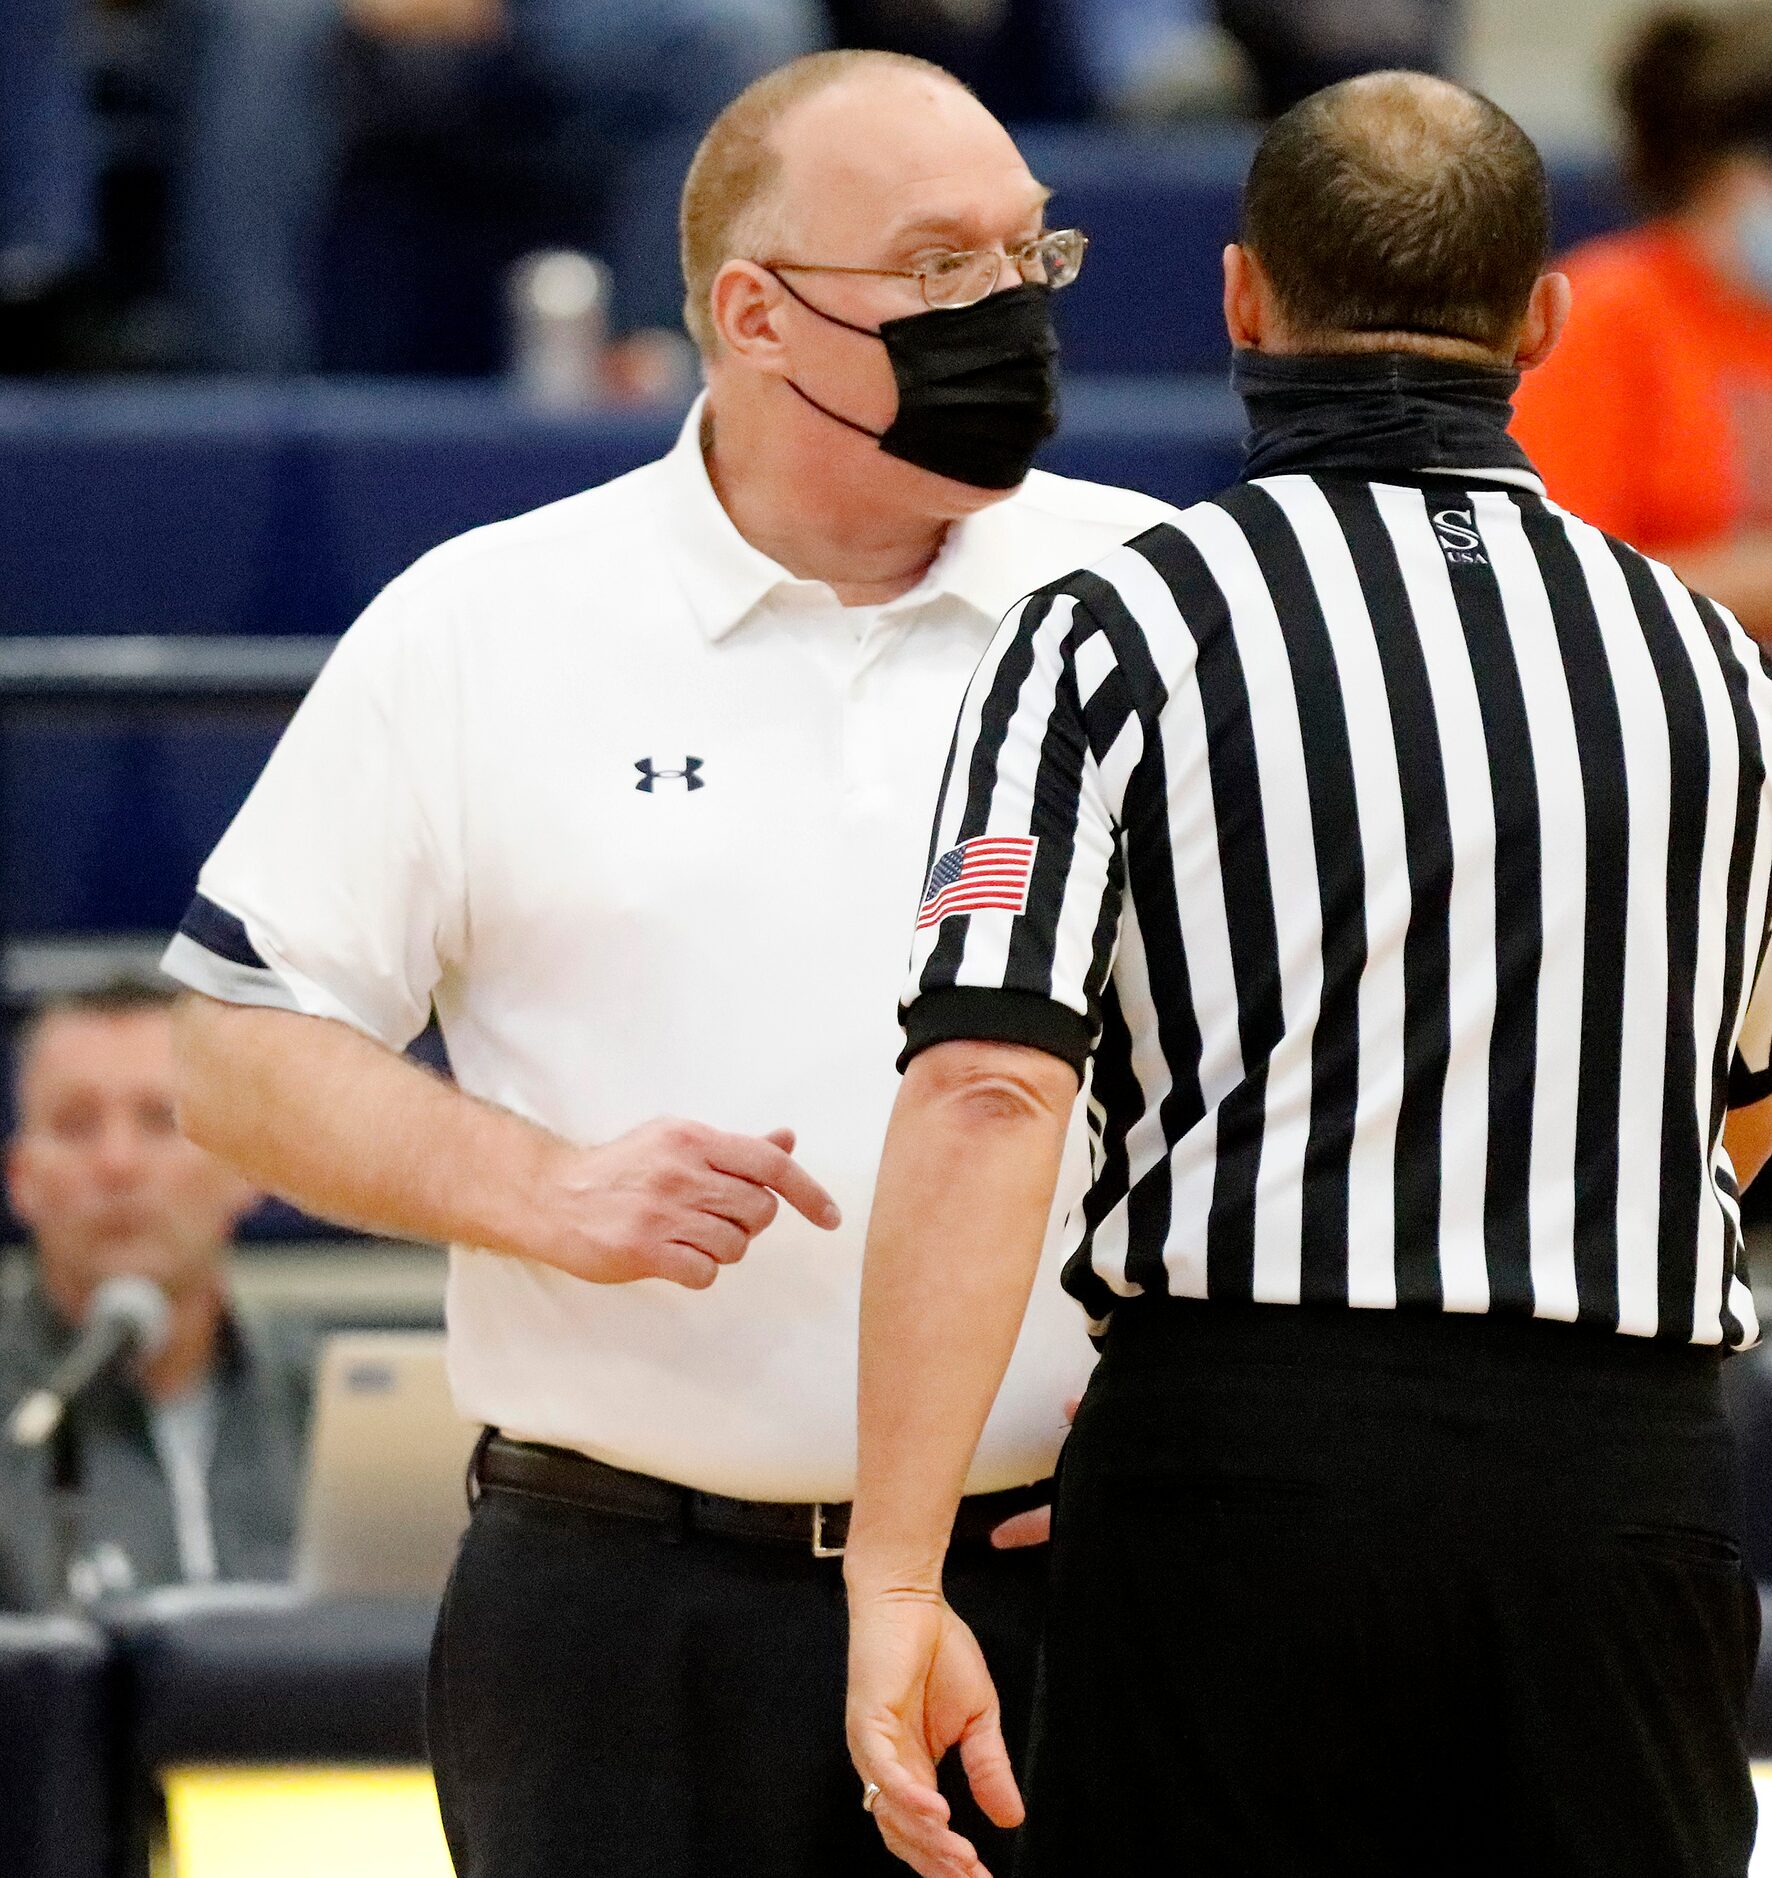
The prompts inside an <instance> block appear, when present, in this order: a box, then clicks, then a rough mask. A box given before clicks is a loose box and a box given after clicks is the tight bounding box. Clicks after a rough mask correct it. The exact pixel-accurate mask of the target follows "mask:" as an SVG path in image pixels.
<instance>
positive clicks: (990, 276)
mask: <svg viewBox="0 0 1772 1878" xmlns="http://www.w3.org/2000/svg"><path fill="white" fill-rule="evenodd" d="M1088 252H1089V237H1088V236H1087V235H1086V234H1084V233H1083V231H1082V230H1081V229H1080V228H1054V229H1052V230H1050V231H1049V232H1048V233H1046V234H1044V235H1037V236H1036V237H1035V238H1034V239H1033V240H1032V241H1024V242H1023V243H1022V244H1021V246H1020V247H1019V248H1011V249H1009V251H1008V252H1007V254H1005V253H1003V252H1002V251H1000V250H998V249H996V248H964V249H959V250H955V251H952V252H949V253H946V254H936V255H932V256H931V257H930V258H929V259H928V260H927V261H925V262H923V264H922V265H921V266H920V267H835V266H832V265H830V264H829V263H827V262H823V261H760V262H758V264H757V265H758V266H759V267H766V268H769V269H770V270H771V271H773V272H775V273H780V274H872V275H875V276H877V277H878V278H880V279H883V280H914V281H917V282H918V283H919V284H920V285H921V287H922V289H923V304H924V305H925V306H929V307H937V308H948V309H952V308H955V307H963V306H976V305H977V304H978V302H979V301H980V300H983V299H987V298H988V297H989V296H990V295H991V294H993V293H994V292H995V291H996V288H997V281H998V280H999V278H1000V277H1001V275H1002V272H1003V263H1004V261H1005V260H1007V261H1008V262H1010V264H1011V265H1012V266H1013V267H1014V268H1015V269H1016V270H1017V272H1018V273H1019V274H1020V275H1021V277H1022V279H1023V280H1024V281H1026V282H1028V283H1029V284H1030V285H1033V286H1039V287H1051V288H1054V289H1056V288H1059V287H1068V286H1069V285H1070V284H1071V282H1072V281H1073V280H1075V279H1076V278H1077V276H1078V274H1080V273H1081V272H1082V271H1083V256H1084V255H1085V254H1087V253H1088Z"/></svg>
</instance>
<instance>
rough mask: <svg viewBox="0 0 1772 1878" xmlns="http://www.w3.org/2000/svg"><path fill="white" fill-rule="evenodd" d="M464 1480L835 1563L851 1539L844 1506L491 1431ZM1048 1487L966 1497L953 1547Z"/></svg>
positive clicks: (1023, 1507)
mask: <svg viewBox="0 0 1772 1878" xmlns="http://www.w3.org/2000/svg"><path fill="white" fill-rule="evenodd" d="M469 1479H470V1480H471V1482H472V1483H473V1487H474V1489H475V1490H476V1491H477V1492H486V1491H488V1490H491V1491H494V1492H499V1493H525V1494H529V1495H531V1496H532V1497H534V1498H536V1499H542V1500H560V1501H563V1502H565V1503H566V1504H567V1505H570V1506H582V1507H585V1508H587V1509H589V1510H590V1511H591V1512H595V1513H611V1514H614V1515H616V1516H617V1517H618V1518H623V1519H640V1520H646V1521H649V1522H650V1523H652V1524H653V1525H657V1526H663V1527H666V1528H670V1529H674V1530H675V1531H676V1532H677V1533H678V1534H679V1535H680V1536H681V1537H684V1538H687V1537H688V1535H689V1534H690V1533H692V1532H701V1533H713V1534H717V1535H718V1536H719V1537H720V1538H723V1539H749V1540H754V1541H756V1542H758V1543H759V1544H763V1545H797V1546H806V1547H808V1548H809V1549H810V1550H811V1552H812V1555H813V1557H814V1558H838V1557H840V1556H841V1555H842V1551H843V1546H844V1544H845V1542H846V1541H847V1539H848V1537H849V1503H848V1501H847V1500H843V1501H837V1502H831V1503H807V1502H804V1501H792V1500H734V1499H730V1498H728V1497H727V1496H726V1495H725V1494H723V1493H702V1492H700V1491H698V1490H697V1489H696V1488H694V1487H682V1486H679V1485H678V1484H677V1483H676V1482H675V1481H672V1480H658V1479H655V1478H654V1477H653V1476H652V1475H651V1474H630V1473H629V1472H627V1471H626V1469H624V1468H620V1467H609V1466H606V1465H605V1464H604V1463H603V1462H602V1461H593V1460H592V1459H591V1458H590V1457H589V1456H588V1455H585V1454H575V1453H573V1452H572V1451H571V1450H570V1449H568V1448H547V1447H541V1446H538V1445H537V1444H535V1443H533V1442H529V1441H512V1440H510V1439H509V1438H508V1437H507V1436H505V1435H501V1434H499V1433H498V1431H497V1430H496V1429H491V1428H489V1429H488V1430H487V1431H486V1433H485V1434H484V1435H482V1436H481V1438H480V1444H479V1446H478V1447H477V1448H476V1449H475V1450H474V1461H473V1466H472V1468H471V1469H470V1471H469ZM1051 1498H1052V1482H1051V1481H1050V1480H1040V1481H1036V1482H1035V1483H1034V1484H1033V1485H1032V1486H1031V1487H1010V1488H1008V1489H1006V1490H1005V1491H1004V1492H1002V1493H973V1494H968V1495H967V1497H966V1498H965V1499H963V1500H962V1501H961V1502H960V1510H959V1512H958V1513H957V1514H956V1515H955V1518H954V1536H953V1543H954V1544H955V1545H957V1546H958V1545H977V1544H981V1543H984V1542H987V1541H988V1540H989V1538H990V1535H991V1532H992V1530H993V1529H994V1528H995V1527H997V1526H1000V1525H1001V1524H1002V1523H1003V1521H1004V1520H1006V1519H1008V1518H1010V1517H1011V1515H1013V1514H1016V1513H1025V1512H1026V1511H1027V1510H1028V1509H1029V1508H1030V1507H1035V1506H1045V1505H1047V1504H1049V1503H1050V1501H1051Z"/></svg>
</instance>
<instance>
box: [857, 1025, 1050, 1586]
mask: <svg viewBox="0 0 1772 1878" xmlns="http://www.w3.org/2000/svg"><path fill="white" fill-rule="evenodd" d="M968 1052H970V1053H973V1054H972V1055H971V1056H967V1055H965V1054H963V1053H968ZM987 1053H988V1055H987ZM981 1059H982V1060H988V1064H989V1067H988V1069H985V1070H984V1071H982V1072H981V1071H980V1069H979V1064H980V1061H981ZM1075 1096H1076V1080H1075V1077H1074V1076H1073V1075H1072V1073H1071V1071H1070V1070H1069V1068H1068V1067H1067V1066H1066V1065H1065V1064H1063V1063H1061V1062H1059V1061H1057V1059H1055V1058H1052V1057H1048V1056H1044V1055H1042V1054H1041V1053H1040V1052H1038V1051H1034V1050H1019V1049H1012V1048H1010V1047H1007V1046H975V1045H969V1044H943V1045H939V1046H937V1048H935V1049H933V1050H930V1051H927V1052H925V1053H924V1055H922V1056H920V1057H919V1058H918V1059H917V1060H916V1061H915V1062H914V1063H913V1064H912V1065H911V1069H910V1072H909V1074H908V1075H907V1077H906V1078H905V1083H904V1087H903V1088H902V1089H901V1091H900V1092H899V1099H898V1105H897V1107H896V1109H895V1110H894V1113H893V1118H892V1127H891V1130H890V1132H889V1133H888V1136H887V1141H886V1149H885V1154H884V1158H883V1160H882V1163H881V1168H880V1177H879V1182H878V1185H877V1187H876V1189H875V1195H874V1209H873V1215H872V1218H871V1220H870V1222H869V1227H868V1245H867V1261H866V1268H865V1273H864V1277H863V1281H862V1302H861V1377H860V1427H859V1454H858V1460H859V1474H858V1487H857V1493H856V1508H855V1516H854V1520H853V1522H852V1525H851V1529H850V1537H849V1545H848V1554H847V1562H846V1571H847V1575H848V1578H849V1581H850V1584H851V1587H852V1589H856V1590H865V1591H867V1592H870V1593H871V1592H877V1591H881V1590H888V1589H893V1590H923V1591H934V1590H936V1589H937V1588H938V1587H939V1585H940V1583H941V1564H942V1558H943V1555H944V1553H945V1551H946V1548H947V1540H948V1534H949V1530H950V1528H951V1526H952V1524H953V1517H954V1509H955V1508H956V1507H957V1505H958V1504H959V1500H960V1496H961V1494H962V1492H963V1491H964V1488H965V1479H966V1473H967V1470H968V1468H969V1466H970V1465H971V1461H972V1456H973V1453H974V1451H975V1449H976V1448H977V1446H978V1440H979V1436H980V1434H981V1433H982V1432H983V1429H984V1424H985V1420H986V1418H987V1416H988V1415H989V1413H990V1407H991V1403H992V1401H993V1400H994V1399H995V1396H996V1392H997V1389H998V1386H999V1385H1000V1383H1001V1382H1002V1379H1003V1372H1004V1371H1005V1369H1006V1368H1007V1367H1008V1364H1009V1358H1010V1355H1011V1353H1012V1352H1013V1350H1014V1347H1015V1339H1016V1336H1017V1333H1018V1332H1019V1330H1020V1327H1021V1320H1022V1316H1023V1313H1024V1312H1025V1310H1026V1308H1027V1300H1028V1294H1029V1291H1030V1290H1031V1288H1032V1285H1033V1280H1034V1275H1035V1273H1036V1271H1037V1270H1038V1267H1039V1260H1040V1249H1041V1245H1042V1243H1043V1241H1044V1239H1045V1233H1046V1224H1047V1219H1048V1216H1049V1214H1050V1212H1051V1207H1052V1194H1053V1189H1054V1187H1055V1185H1056V1183H1057V1179H1058V1168H1059V1160H1060V1156H1061V1155H1062V1153H1063V1148H1064V1138H1065V1132H1066V1126H1067V1122H1068V1119H1069V1114H1070V1109H1071V1105H1072V1103H1073V1101H1074V1099H1075Z"/></svg>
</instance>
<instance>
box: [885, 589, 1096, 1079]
mask: <svg viewBox="0 0 1772 1878" xmlns="http://www.w3.org/2000/svg"><path fill="white" fill-rule="evenodd" d="M1113 666H1114V660H1113V653H1112V649H1111V647H1110V645H1109V643H1108V639H1107V637H1106V635H1105V634H1104V633H1103V632H1102V631H1101V630H1100V628H1099V627H1098V626H1097V624H1096V622H1095V620H1094V619H1093V618H1092V616H1091V615H1090V614H1089V612H1088V610H1087V608H1086V607H1085V606H1084V605H1083V603H1082V602H1081V601H1079V600H1077V599H1075V598H1073V597H1072V596H1070V595H1068V594H1062V593H1061V594H1052V593H1044V594H1036V595H1035V596H1034V597H1033V598H1032V599H1031V600H1029V601H1027V602H1026V603H1025V604H1024V605H1023V606H1022V607H1021V608H1020V609H1019V610H1018V611H1017V612H1016V613H1013V614H1011V615H1010V617H1009V619H1008V620H1006V621H1005V622H1004V624H1003V626H1002V628H1001V629H1000V630H999V632H998V634H997V636H996V639H995V640H994V641H993V642H992V645H991V647H990V649H989V651H988V652H987V653H986V654H985V657H984V660H983V662H982V663H981V665H980V666H979V669H978V671H977V673H976V674H975V676H974V678H973V681H972V685H971V688H970V690H969V691H968V693H967V697H966V701H965V703H964V705H963V706H962V707H961V712H960V721H959V724H958V727H957V728H956V731H955V734H954V743H953V748H952V752H951V754H950V756H949V760H948V772H947V777H946V780H945V782H944V784H943V788H942V796H941V802H940V806H939V807H938V809H937V811H936V826H935V837H934V841H933V843H932V844H931V865H930V870H929V875H928V878H927V882H926V884H925V887H924V892H923V898H922V902H921V904H920V906H919V908H918V913H917V923H916V934H915V939H914V943H913V947H912V956H911V973H910V982H909V985H908V986H907V989H906V992H905V995H904V999H903V1001H902V1003H901V1006H900V1011H899V1016H900V1021H901V1022H902V1024H903V1026H904V1031H905V1051H904V1054H903V1056H902V1057H901V1058H900V1067H903V1066H904V1065H906V1064H908V1063H909V1062H910V1060H911V1058H912V1057H914V1056H916V1055H917V1054H918V1053H919V1052H920V1051H922V1050H925V1049H927V1048H928V1047H929V1046H930V1045H931V1044H935V1043H940V1042H944V1041H948V1040H952V1039H955V1038H975V1039H980V1040H987V1041H992V1042H1002V1043H1022V1044H1028V1045H1031V1046H1033V1047H1034V1048H1036V1049H1041V1050H1045V1051H1047V1052H1048V1053H1049V1054H1051V1055H1054V1056H1060V1057H1063V1058H1064V1059H1065V1061H1066V1062H1068V1063H1070V1064H1071V1065H1072V1067H1073V1068H1075V1069H1076V1070H1077V1071H1078V1072H1079V1074H1080V1073H1081V1071H1082V1068H1083V1065H1084V1064H1085V1062H1086V1061H1087V1060H1088V1057H1089V1055H1090V1052H1091V1051H1092V1050H1093V1048H1094V1045H1095V1040H1096V1037H1097V1035H1098V1033H1099V1030H1100V1008H1101V996H1102V991H1103V988H1104V987H1105V985H1106V983H1107V978H1108V974H1109V972H1110V970H1111V969H1112V963H1113V954H1114V948H1115V945H1116V943H1117V940H1118V935H1119V920H1120V901H1121V892H1122V885H1123V874H1124V868H1123V862H1122V850H1121V842H1120V833H1119V825H1118V817H1117V813H1116V805H1115V804H1114V802H1113V801H1111V800H1110V797H1109V792H1108V790H1107V789H1106V787H1105V785H1104V783H1103V780H1102V773H1101V768H1100V765H1099V763H1098V761H1097V757H1096V751H1095V748H1094V747H1093V746H1092V734H1093V735H1094V736H1095V737H1096V739H1097V741H1099V739H1100V737H1101V736H1102V735H1104V734H1106V735H1110V736H1111V732H1112V726H1111V724H1107V723H1106V722H1105V720H1104V719H1103V717H1102V714H1101V713H1100V712H1099V711H1097V712H1095V713H1094V715H1095V717H1096V720H1097V721H1096V724H1095V725H1094V727H1093V729H1092V724H1091V715H1092V712H1091V706H1092V704H1093V703H1095V702H1096V701H1098V700H1100V699H1101V698H1103V697H1105V696H1106V695H1107V694H1108V693H1110V692H1113V691H1115V690H1116V689H1117V690H1119V691H1121V692H1123V687H1114V686H1112V685H1110V684H1109V682H1108V681H1109V679H1110V677H1111V675H1112V673H1113ZM1104 726H1105V728H1104Z"/></svg>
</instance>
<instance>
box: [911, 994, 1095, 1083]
mask: <svg viewBox="0 0 1772 1878" xmlns="http://www.w3.org/2000/svg"><path fill="white" fill-rule="evenodd" d="M899 1021H900V1022H901V1023H902V1024H903V1025H904V1034H905V1046H904V1049H903V1050H902V1051H901V1052H900V1054H899V1058H898V1067H899V1070H900V1071H901V1072H902V1071H904V1070H906V1069H908V1068H909V1067H910V1064H911V1060H912V1058H914V1057H917V1056H920V1055H921V1054H922V1053H923V1051H925V1050H927V1049H928V1048H929V1046H930V1045H931V1044H933V1043H955V1042H960V1041H963V1040H970V1041H972V1042H974V1043H1023V1044H1026V1045H1027V1046H1028V1047H1029V1049H1033V1050H1044V1051H1045V1052H1046V1054H1047V1055H1048V1056H1056V1057H1061V1058H1063V1060H1064V1061H1065V1062H1067V1063H1068V1064H1070V1066H1071V1068H1072V1069H1074V1070H1075V1071H1076V1072H1077V1075H1078V1078H1079V1079H1081V1077H1082V1074H1083V1069H1084V1066H1085V1065H1086V1064H1087V1063H1088V1061H1089V1052H1090V1049H1091V1048H1092V1046H1093V1042H1094V1039H1093V1038H1092V1037H1091V1036H1090V1033H1089V1026H1088V1024H1087V1023H1086V1022H1085V1021H1084V1020H1083V1019H1082V1018H1081V1017H1079V1016H1078V1015H1077V1013H1076V1012H1075V1011H1073V1010H1072V1009H1071V1007H1070V1006H1069V1005H1068V1004H1060V1003H1058V1002H1057V1000H1056V999H1053V998H1047V997H1042V996H1041V995H1040V993H1039V992H1037V991H1001V990H991V989H989V988H987V987H984V986H978V985H952V986H947V987H944V988H943V989H941V990H938V991H925V992H924V993H923V994H922V995H921V996H920V997H919V998H918V999H917V1000H916V1002H915V1003H914V1004H911V1005H908V1006H906V1007H904V1008H902V1009H901V1010H900V1012H899Z"/></svg>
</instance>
